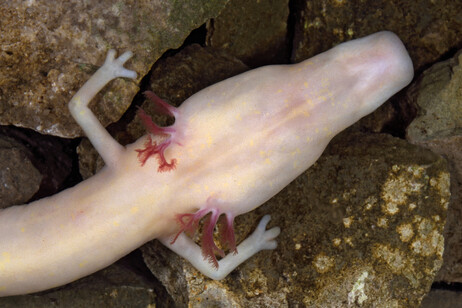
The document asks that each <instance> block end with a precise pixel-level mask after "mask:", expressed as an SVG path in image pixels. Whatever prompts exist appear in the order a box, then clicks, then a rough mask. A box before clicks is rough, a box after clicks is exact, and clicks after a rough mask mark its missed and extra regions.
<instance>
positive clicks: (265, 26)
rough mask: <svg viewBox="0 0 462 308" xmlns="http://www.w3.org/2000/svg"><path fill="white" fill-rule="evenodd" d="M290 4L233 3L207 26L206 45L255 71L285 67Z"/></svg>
mask: <svg viewBox="0 0 462 308" xmlns="http://www.w3.org/2000/svg"><path fill="white" fill-rule="evenodd" d="M288 18H289V1H288V0H284V1H281V0H260V1H246V0H233V1H230V2H229V3H228V4H227V5H226V7H225V9H224V10H223V11H222V12H221V13H220V15H219V16H217V17H216V18H213V19H212V20H210V21H209V22H208V23H207V39H206V42H207V45H208V46H211V47H214V48H216V49H219V50H223V51H226V52H227V53H228V54H231V55H233V56H235V57H236V58H238V59H240V60H242V61H243V62H244V63H245V64H247V65H249V66H251V67H255V66H261V65H267V64H274V63H286V62H287V58H288V55H289V48H288V47H289V44H290V43H289V42H288V39H287V37H288V36H287V34H288V33H287V31H288V20H289V19H288Z"/></svg>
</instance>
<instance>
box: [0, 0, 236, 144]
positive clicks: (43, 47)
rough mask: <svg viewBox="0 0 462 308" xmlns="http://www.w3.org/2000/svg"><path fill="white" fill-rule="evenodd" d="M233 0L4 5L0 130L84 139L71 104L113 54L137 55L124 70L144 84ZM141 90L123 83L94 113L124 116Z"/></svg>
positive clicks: (109, 118)
mask: <svg viewBox="0 0 462 308" xmlns="http://www.w3.org/2000/svg"><path fill="white" fill-rule="evenodd" d="M227 1H228V0H218V1H212V2H211V1H207V0H195V1H141V2H140V1H133V0H124V1H118V2H114V1H96V2H95V1H93V2H82V1H77V0H72V1H61V2H58V3H50V2H48V1H45V0H35V1H20V0H9V1H3V2H2V5H1V6H0V29H2V30H1V35H0V47H1V48H0V101H1V102H2V103H1V104H0V124H3V125H6V124H13V125H16V126H21V127H27V128H31V129H34V130H36V131H38V132H41V133H44V134H52V135H56V136H63V137H76V136H80V135H82V131H81V129H80V127H78V125H77V124H76V123H75V121H74V120H73V119H72V118H71V116H70V114H69V112H68V110H67V102H68V101H69V100H70V98H71V97H72V95H73V94H74V93H75V92H76V91H77V90H78V89H79V88H80V86H81V85H82V84H83V83H84V82H85V81H86V80H87V79H88V78H89V77H90V75H91V74H92V73H93V72H94V71H95V70H96V69H97V66H99V65H102V64H103V62H104V59H105V56H106V52H107V50H108V49H109V48H115V49H117V50H118V51H125V50H128V49H130V50H132V51H133V52H134V54H135V56H134V58H133V59H131V60H130V62H128V64H127V65H126V66H127V67H128V68H130V69H133V70H135V71H136V72H138V81H139V80H140V79H141V78H142V77H143V76H144V75H145V74H146V73H147V72H148V71H149V69H150V68H151V66H152V64H153V63H154V62H155V61H156V60H157V59H158V58H159V57H160V56H161V55H162V53H163V52H164V51H166V50H167V49H169V48H177V47H179V46H180V45H181V44H182V42H183V40H184V38H185V37H186V36H187V35H188V34H189V33H190V31H191V30H192V29H195V28H197V27H199V26H200V25H201V24H203V23H204V22H206V21H207V20H208V19H209V18H211V17H214V16H216V15H218V13H219V12H220V10H221V9H222V8H223V7H224V5H225V4H226V2H227ZM95 65H96V66H95ZM137 91H138V85H137V83H136V82H135V81H131V80H125V79H120V78H119V79H117V80H116V81H113V82H112V83H111V85H110V86H109V87H107V88H105V89H104V90H103V91H102V92H101V93H100V94H98V96H97V99H96V100H95V102H93V103H92V104H91V106H92V109H93V110H94V112H95V114H96V116H97V117H98V118H99V119H100V120H101V122H102V123H103V124H104V125H107V124H109V123H111V122H114V121H116V120H118V119H119V118H120V117H121V115H122V114H123V113H124V112H125V110H126V109H127V107H128V106H129V105H130V103H131V101H132V98H133V96H134V94H135V93H136V92H137Z"/></svg>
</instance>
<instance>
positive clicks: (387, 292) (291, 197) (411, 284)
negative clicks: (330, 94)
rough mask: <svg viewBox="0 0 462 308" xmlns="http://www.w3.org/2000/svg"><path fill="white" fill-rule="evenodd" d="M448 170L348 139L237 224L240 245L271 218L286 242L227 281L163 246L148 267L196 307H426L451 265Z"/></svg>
mask: <svg viewBox="0 0 462 308" xmlns="http://www.w3.org/2000/svg"><path fill="white" fill-rule="evenodd" d="M449 197H450V194H449V173H448V171H447V167H446V164H445V161H444V160H443V159H442V158H440V157H439V156H437V155H435V154H433V153H432V152H430V151H427V150H423V149H422V148H419V147H416V146H412V145H410V144H408V143H406V142H405V141H403V140H400V139H397V138H393V137H390V136H388V135H367V134H360V133H355V134H351V135H345V134H343V135H341V136H338V138H336V142H334V143H333V144H331V145H330V146H329V147H328V149H327V150H326V152H325V153H324V154H323V156H322V157H321V158H320V159H319V160H318V162H317V163H316V164H315V165H314V166H313V167H311V168H310V169H309V170H308V171H306V172H305V173H303V174H302V175H301V176H300V177H298V178H297V179H296V180H295V181H294V182H293V183H291V184H290V185H289V186H288V187H286V188H285V189H284V190H283V191H282V192H281V193H279V194H278V195H277V196H276V197H274V198H272V199H271V200H270V201H268V202H267V203H266V204H265V205H263V206H262V207H260V208H258V209H257V210H256V211H253V212H251V213H248V214H245V215H243V216H242V217H241V216H240V217H238V219H237V220H236V229H237V239H238V240H242V239H243V238H245V237H246V236H247V235H248V234H250V233H251V232H252V231H253V229H254V228H255V226H256V224H257V222H258V220H259V219H260V218H261V217H262V216H263V215H264V214H266V213H269V214H271V215H272V221H271V222H270V226H269V228H270V227H272V226H275V225H278V226H280V227H281V230H282V233H281V235H280V236H279V238H278V243H279V246H278V248H277V249H276V250H274V251H263V252H260V253H258V254H257V255H256V256H254V257H253V258H251V259H250V260H248V261H247V262H245V263H244V264H243V265H241V266H240V267H239V268H238V269H237V270H235V271H234V272H232V273H231V274H230V275H229V276H228V277H227V278H225V279H224V280H222V281H212V280H210V279H207V278H205V277H204V276H202V274H200V273H199V272H197V271H196V270H195V269H194V268H192V267H191V266H190V265H189V263H187V262H186V261H184V260H182V259H180V258H179V257H177V256H176V255H174V254H173V253H171V252H170V251H169V250H168V249H167V248H164V247H161V245H157V244H156V245H155V246H151V245H152V244H147V245H145V246H143V248H142V251H143V256H144V258H145V259H146V262H147V264H148V267H149V268H150V269H151V271H152V272H153V273H154V275H155V276H156V277H158V279H159V280H161V281H162V282H163V283H164V284H165V286H166V288H167V290H168V291H169V293H170V294H171V296H172V297H173V298H174V300H175V302H176V303H177V305H180V306H183V305H184V306H190V307H216V306H223V307H224V306H228V307H229V306H232V307H289V306H306V307H348V306H363V307H371V306H374V307H418V306H419V304H420V301H421V300H422V298H423V297H424V295H425V294H426V293H427V292H428V290H429V289H430V286H431V284H432V281H433V278H434V276H435V274H436V272H437V270H438V269H439V268H440V266H441V264H442V262H443V259H442V254H443V245H444V238H443V235H442V234H443V228H444V224H445V220H446V211H447V206H448V202H449Z"/></svg>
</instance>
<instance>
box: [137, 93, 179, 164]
mask: <svg viewBox="0 0 462 308" xmlns="http://www.w3.org/2000/svg"><path fill="white" fill-rule="evenodd" d="M144 95H145V96H146V97H147V98H149V99H150V100H151V101H152V102H153V103H154V104H155V106H156V109H157V112H159V113H161V114H166V115H169V116H172V117H175V118H176V117H177V116H178V115H179V112H178V109H177V108H175V107H173V106H171V105H169V104H167V103H166V102H165V101H163V100H162V99H161V98H159V97H158V96H157V95H155V94H154V93H153V92H151V91H146V92H144ZM138 116H139V118H140V119H141V122H142V123H143V125H144V127H145V128H146V130H147V132H148V133H149V134H152V135H162V136H168V137H167V138H166V139H165V140H164V141H162V142H161V143H159V144H157V142H156V141H153V140H152V137H151V135H149V136H148V139H147V141H146V143H145V144H144V148H143V149H137V150H136V151H137V152H138V159H139V161H140V163H141V166H143V165H144V164H145V163H146V161H147V160H148V159H149V157H151V156H154V155H156V154H157V160H158V162H159V168H158V169H157V171H158V172H165V171H171V170H173V169H175V167H176V159H175V158H173V159H172V160H171V161H170V162H167V159H166V158H165V150H166V149H167V148H168V146H169V145H170V144H172V143H177V144H179V143H178V142H177V141H175V133H176V129H175V128H174V127H173V126H170V127H160V126H158V125H156V124H155V123H154V122H153V121H152V119H151V117H150V116H148V115H147V114H146V112H144V110H143V109H141V108H140V109H139V110H138Z"/></svg>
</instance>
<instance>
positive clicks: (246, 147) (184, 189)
mask: <svg viewBox="0 0 462 308" xmlns="http://www.w3.org/2000/svg"><path fill="white" fill-rule="evenodd" d="M130 57H131V54H130V53H129V52H126V53H124V54H123V55H122V56H120V57H119V58H117V59H116V58H115V52H114V51H109V53H108V56H107V59H106V62H105V63H104V65H103V66H102V67H101V68H100V69H99V70H98V71H97V72H96V73H95V74H94V75H93V76H92V77H91V78H90V80H88V82H87V83H85V85H84V86H83V87H82V88H81V89H80V90H79V91H78V92H77V93H76V94H75V96H74V97H73V98H72V100H71V101H70V103H69V108H70V111H71V113H72V115H73V117H74V118H75V120H76V121H77V122H78V124H79V125H80V126H81V127H82V128H83V130H84V131H85V133H86V135H87V136H88V138H90V140H91V142H92V144H93V145H94V147H95V148H96V149H97V151H98V152H99V153H100V154H101V156H102V157H103V159H104V161H105V163H106V166H105V167H104V168H103V170H101V171H100V172H99V173H98V174H97V175H95V176H94V177H92V178H90V179H88V180H86V181H84V182H82V183H80V184H78V185H76V186H75V187H72V188H70V189H67V190H65V191H63V192H61V193H59V194H57V195H54V196H51V197H48V198H44V199H41V200H38V201H35V202H32V203H30V204H27V205H20V206H13V207H10V208H7V209H4V210H2V211H0V296H6V295H15V294H23V293H30V292H36V291H40V290H45V289H48V288H52V287H56V286H59V285H63V284H65V283H68V282H71V281H73V280H76V279H78V278H80V277H83V276H86V275H89V274H91V273H93V272H95V271H97V270H99V269H102V268H104V267H106V266H108V265H110V264H111V263H113V262H114V261H116V260H117V259H119V258H121V257H122V256H124V255H126V254H127V253H129V252H130V251H132V250H134V249H136V248H137V247H139V246H141V245H142V244H144V243H146V242H147V241H150V240H152V239H154V238H158V239H160V240H161V241H162V242H163V243H164V244H166V245H167V246H168V247H169V248H171V249H172V250H173V251H175V252H177V253H179V254H180V255H182V256H183V257H185V258H187V259H188V260H189V261H190V262H191V263H192V264H193V265H194V266H195V267H197V268H198V269H199V270H200V271H201V272H202V273H204V274H205V275H208V276H210V277H212V278H215V279H221V278H223V277H225V276H226V275H227V274H228V273H229V272H230V271H232V270H233V269H234V268H235V267H236V266H238V265H239V264H240V263H241V262H243V261H245V260H246V259H247V258H249V257H251V256H252V255H253V254H255V253H257V252H258V251H260V250H262V249H274V248H275V247H276V242H275V240H274V239H275V237H276V236H277V235H278V234H279V229H278V228H273V229H270V230H266V224H267V223H268V221H269V216H265V217H263V219H262V221H261V222H260V224H259V225H258V227H257V229H256V230H255V232H254V233H253V234H252V235H251V236H250V237H249V238H247V239H246V240H245V241H244V242H242V243H241V244H240V245H239V246H237V248H236V247H235V241H234V233H233V219H234V217H236V216H237V215H241V214H243V213H246V212H248V211H251V210H253V209H255V208H256V207H258V206H260V205H261V204H262V203H264V202H265V201H267V200H268V199H270V198H271V197H272V196H274V195H275V194H276V193H277V192H279V191H280V190H281V189H282V188H284V187H285V186H286V185H287V184H289V183H290V182H291V181H292V180H293V179H295V178H296V177H297V176H298V175H299V174H300V173H302V172H303V171H305V170H306V169H307V168H308V167H310V166H311V165H312V164H313V163H314V162H315V161H316V159H317V158H318V157H319V156H320V155H321V153H322V151H323V150H324V148H325V147H326V145H327V144H328V142H329V141H330V140H331V139H332V137H333V136H334V135H335V134H337V133H338V132H340V131H341V130H343V129H344V128H346V127H348V126H349V125H351V124H353V123H354V122H356V121H358V120H359V119H360V118H361V117H363V116H365V115H366V114H368V113H370V112H372V111H374V110H375V109H376V108H377V107H378V106H380V105H381V104H382V103H383V102H384V101H386V100H387V99H388V98H389V97H390V96H392V95H393V94H394V93H396V92H397V91H399V90H400V89H402V88H403V87H404V86H406V85H407V84H408V83H409V82H410V81H411V79H412V77H413V67H412V62H411V59H410V58H409V55H408V53H407V52H406V50H405V48H404V46H403V44H402V43H401V41H400V40H399V39H398V37H397V36H396V35H394V34H393V33H391V32H379V33H376V34H373V35H370V36H367V37H364V38H361V39H357V40H353V41H350V42H347V43H343V44H340V45H338V46H337V47H335V48H333V49H331V50H329V51H326V52H324V53H322V54H320V55H318V56H316V57H314V58H311V59H309V60H306V61H303V62H301V63H298V64H294V65H279V66H267V67H262V68H258V69H255V70H252V71H249V72H247V73H244V74H241V75H239V76H236V77H233V78H230V79H227V80H225V81H222V82H220V83H217V84H215V85H213V86H211V87H209V88H206V89H204V90H202V91H200V92H199V93H197V94H195V95H193V96H192V97H190V98H189V99H187V100H186V101H185V102H184V103H183V104H182V105H181V106H180V107H179V108H173V107H171V106H169V105H167V104H166V103H164V102H163V101H162V100H161V99H159V98H157V97H156V96H155V95H154V94H152V93H148V94H147V96H149V97H150V98H152V99H153V100H154V101H155V102H156V103H157V105H158V106H159V110H160V111H163V112H164V113H167V114H170V115H172V116H174V117H175V124H174V125H172V126H170V127H168V128H159V127H157V126H155V125H153V123H152V122H151V121H150V118H149V117H148V116H147V115H145V114H144V113H143V112H142V111H140V116H141V118H142V120H143V122H144V123H145V125H146V126H147V128H148V130H149V132H150V134H148V135H146V136H144V137H142V138H140V139H139V140H138V141H136V142H135V143H133V144H130V145H128V146H122V145H120V144H118V143H117V142H116V141H115V140H114V139H113V138H112V137H111V136H110V135H109V134H108V132H107V131H106V130H105V129H104V127H103V126H102V125H101V124H100V123H99V121H98V120H97V119H96V117H95V116H94V114H93V113H92V112H91V111H90V110H89V109H88V107H87V105H88V103H89V101H90V100H91V99H92V98H93V97H94V95H95V94H96V93H97V92H98V91H100V90H101V89H102V88H103V87H104V86H105V85H106V84H107V83H108V82H109V81H111V80H112V79H114V78H117V77H126V78H135V77H136V73H135V72H133V71H130V70H127V69H125V68H124V67H123V65H124V63H125V62H126V61H127V60H128V59H129V58H130ZM208 213H210V215H209V216H208V222H207V223H206V224H205V228H204V230H205V231H204V234H203V249H202V251H201V249H200V248H199V247H198V246H197V245H196V244H195V243H194V242H193V241H192V240H190V239H189V238H188V237H187V236H186V235H185V234H184V233H183V232H182V231H184V230H192V229H194V226H195V224H196V223H197V221H198V220H199V219H201V218H202V217H204V216H205V215H207V214H208ZM221 214H225V215H226V218H227V222H228V223H227V224H226V230H224V232H223V235H224V236H223V239H224V240H225V242H227V244H228V246H229V248H231V250H234V251H235V250H236V249H237V252H238V253H237V254H235V253H230V254H228V255H227V256H226V257H225V258H223V259H221V260H220V261H216V258H215V253H217V254H221V255H223V252H222V251H221V250H219V249H218V248H217V247H216V246H215V244H214V242H213V240H212V237H211V234H212V231H213V228H214V226H215V222H216V220H217V218H218V216H219V215H221Z"/></svg>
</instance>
